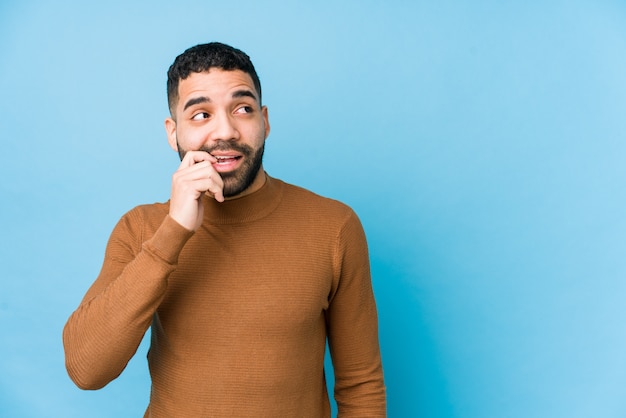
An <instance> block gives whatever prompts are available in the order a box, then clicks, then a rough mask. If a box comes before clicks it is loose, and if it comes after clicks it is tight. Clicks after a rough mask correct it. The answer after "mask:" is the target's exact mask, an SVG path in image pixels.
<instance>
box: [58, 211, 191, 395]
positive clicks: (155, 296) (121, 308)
mask: <svg viewBox="0 0 626 418" xmlns="http://www.w3.org/2000/svg"><path fill="white" fill-rule="evenodd" d="M143 226H144V219H143V216H142V214H141V211H140V210H138V209H135V210H133V211H131V212H129V213H128V214H126V215H125V216H124V217H123V218H122V219H121V220H120V222H119V223H118V224H117V226H116V227H115V229H114V231H113V233H112V234H111V238H110V240H109V243H108V245H107V250H106V254H105V260H104V263H103V266H102V271H101V272H100V275H99V276H98V278H97V280H96V281H95V282H94V283H93V285H92V286H91V288H90V289H89V290H88V291H87V294H86V295H85V297H84V298H83V301H82V302H81V304H80V305H79V307H78V309H77V310H76V311H75V312H74V313H73V314H72V315H71V316H70V318H69V320H68V322H67V324H66V325H65V328H64V330H63V343H64V347H65V362H66V367H67V371H68V373H69V375H70V377H71V379H72V380H73V381H74V382H75V383H76V385H77V386H79V387H80V388H82V389H99V388H101V387H103V386H105V385H106V384H108V383H109V382H110V381H111V380H113V379H115V378H116V377H117V376H119V374H120V373H121V372H122V370H124V368H125V367H126V364H127V363H128V361H129V360H130V359H131V357H132V356H133V355H134V354H135V352H136V351H137V347H138V346H139V344H140V343H141V340H142V338H143V335H144V334H145V332H146V330H147V329H148V327H149V326H150V323H151V320H152V316H153V314H154V312H155V311H156V309H157V307H158V306H159V304H160V302H161V300H162V298H163V296H164V295H165V291H166V289H167V278H168V276H169V275H170V273H171V272H172V271H174V269H175V268H176V263H177V260H178V254H179V253H180V251H181V249H182V248H183V246H184V245H185V243H186V242H187V240H188V239H189V237H190V236H191V235H192V232H190V231H188V230H186V229H185V228H183V227H181V226H180V225H179V224H178V223H176V222H175V221H174V220H173V219H172V218H170V217H169V216H165V217H164V220H163V222H162V223H161V225H160V226H159V227H158V229H157V230H156V232H155V233H154V235H153V236H152V237H150V238H149V239H147V240H146V241H145V242H144V241H143V240H144V236H143V233H144V228H143Z"/></svg>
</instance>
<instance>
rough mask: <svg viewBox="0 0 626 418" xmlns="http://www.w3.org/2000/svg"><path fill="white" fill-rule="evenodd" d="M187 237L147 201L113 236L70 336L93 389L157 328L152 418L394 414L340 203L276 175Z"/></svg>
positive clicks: (364, 269) (361, 239)
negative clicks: (330, 378) (333, 407)
mask: <svg viewBox="0 0 626 418" xmlns="http://www.w3.org/2000/svg"><path fill="white" fill-rule="evenodd" d="M203 199H204V201H203V203H204V220H203V223H202V226H201V227H200V229H199V230H198V231H196V232H195V233H194V232H191V231H188V230H187V229H185V228H183V227H182V226H181V225H180V224H178V223H177V222H176V221H174V220H173V219H172V218H170V217H169V215H168V211H169V204H168V203H156V204H151V205H143V206H138V207H136V208H134V209H133V210H131V211H130V212H128V213H127V214H125V215H124V216H123V217H122V219H121V220H120V221H119V223H118V224H117V226H116V227H115V229H114V230H113V232H112V234H111V237H110V240H109V243H108V245H107V249H106V253H105V259H104V263H103V266H102V270H101V272H100V274H99V276H98V278H97V279H96V281H95V282H94V283H93V284H92V286H91V287H90V288H89V290H88V291H87V293H86V295H85V297H84V298H83V300H82V302H81V303H80V305H79V307H78V309H77V310H76V311H75V312H74V313H73V314H72V315H71V316H70V318H69V320H68V322H67V324H66V326H65V328H64V331H63V342H64V347H65V357H66V366H67V370H68V373H69V375H70V377H71V378H72V380H73V381H74V382H75V383H76V384H77V385H78V386H79V387H80V388H83V389H98V388H101V387H103V386H105V385H106V384H108V383H109V382H111V381H112V380H113V379H115V378H116V377H117V376H119V375H120V373H121V372H122V371H123V370H124V368H125V367H126V364H127V363H128V361H129V360H130V359H131V357H132V356H133V355H134V354H135V352H136V350H137V348H138V346H139V344H140V342H141V340H142V338H143V336H144V334H145V332H146V331H147V330H148V328H151V344H150V350H149V354H148V363H149V368H150V375H151V378H152V390H151V394H150V403H149V405H148V408H147V410H146V413H145V417H148V416H150V417H159V418H160V417H167V418H171V417H193V418H197V417H330V403H329V398H328V393H327V388H326V382H325V377H324V352H325V347H326V341H327V339H328V344H329V347H330V352H331V357H332V361H333V369H334V373H335V394H334V395H335V399H336V401H337V406H338V411H339V414H338V416H339V417H383V416H385V387H384V383H383V373H382V365H381V358H380V350H379V343H378V325H377V314H376V306H375V302H374V296H373V292H372V286H371V279H370V270H369V258H368V250H367V244H366V240H365V235H364V233H363V229H362V226H361V224H360V222H359V220H358V218H357V216H356V215H355V213H354V212H353V211H352V210H351V209H350V208H349V207H348V206H346V205H344V204H342V203H340V202H337V201H335V200H331V199H327V198H323V197H320V196H318V195H315V194H313V193H311V192H309V191H307V190H304V189H302V188H299V187H296V186H293V185H289V184H287V183H284V182H282V181H280V180H278V179H274V178H271V177H269V176H268V177H267V181H266V183H265V185H264V186H263V187H262V188H261V189H260V190H259V191H257V192H255V193H252V194H250V195H247V196H244V197H242V198H239V199H233V200H227V201H225V202H223V203H219V202H216V201H215V200H213V199H211V198H209V197H206V196H205V197H203Z"/></svg>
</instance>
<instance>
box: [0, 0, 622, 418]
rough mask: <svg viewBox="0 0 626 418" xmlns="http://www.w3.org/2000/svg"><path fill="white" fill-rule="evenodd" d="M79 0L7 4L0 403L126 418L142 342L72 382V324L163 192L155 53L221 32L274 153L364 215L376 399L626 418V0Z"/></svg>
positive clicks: (399, 407)
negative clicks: (121, 359) (253, 87)
mask: <svg viewBox="0 0 626 418" xmlns="http://www.w3.org/2000/svg"><path fill="white" fill-rule="evenodd" d="M88 3H89V2H78V1H76V2H71V1H67V0H66V1H35V0H19V1H18V0H5V1H3V2H2V3H1V4H0V52H1V54H0V56H1V58H0V92H1V94H0V111H1V114H2V117H1V118H0V128H1V130H0V132H1V135H2V152H1V153H0V170H1V171H0V179H1V180H0V187H1V192H2V206H1V211H2V213H1V214H2V216H1V217H0V228H1V231H2V235H3V237H4V239H3V240H2V241H0V257H1V263H2V267H3V273H2V277H1V279H0V280H1V281H0V329H1V330H2V344H0V415H2V416H10V417H42V416H55V417H56V416H58V417H66V418H71V417H81V418H82V417H86V416H89V417H96V418H97V417H111V416H141V413H142V412H143V409H144V408H145V405H146V403H147V398H148V390H149V380H148V376H147V371H146V365H145V359H144V355H145V350H146V347H145V345H144V346H142V348H141V350H140V354H139V355H138V356H137V357H136V358H135V359H134V360H133V361H132V362H131V364H130V365H129V368H128V369H127V370H126V372H125V373H124V374H123V375H122V377H120V378H119V379H118V380H116V381H115V382H113V383H111V384H110V385H109V386H108V387H106V388H105V389H103V390H101V391H97V392H82V391H80V390H78V389H76V388H75V387H74V386H73V384H72V383H71V382H70V380H69V378H68V377H67V375H66V373H65V370H64V366H63V352H62V346H61V329H62V327H63V325H64V322H65V320H66V318H67V317H68V316H69V314H70V313H71V311H72V310H73V309H74V308H75V307H76V305H77V304H78V302H79V300H80V298H81V297H82V295H83V294H84V292H85V290H86V289H87V287H88V286H89V285H90V283H91V282H92V281H93V279H94V278H95V276H96V275H97V273H98V270H99V267H100V263H101V261H102V255H103V251H104V246H105V244H106V240H107V238H108V235H109V233H110V231H111V229H112V227H113V225H114V224H115V223H116V221H117V219H118V218H119V217H120V216H121V215H122V214H123V213H124V212H125V211H126V210H128V209H130V208H131V207H133V206H135V205H137V204H140V203H145V202H154V201H163V200H165V199H167V197H168V193H169V187H170V186H169V182H170V174H171V172H172V171H173V170H174V169H175V168H176V166H177V156H176V155H175V153H173V152H172V151H171V150H170V149H169V147H168V146H167V143H166V137H165V133H164V130H163V125H162V123H163V119H164V117H165V116H166V114H167V106H166V99H165V72H166V70H167V68H168V66H169V65H170V63H171V61H172V60H173V58H174V57H175V56H176V55H177V54H178V53H180V52H182V50H184V49H185V48H187V47H188V46H191V45H193V44H196V43H200V42H205V41H210V40H221V41H224V42H227V43H231V44H233V45H235V46H237V47H240V48H242V49H243V50H245V51H247V52H248V53H249V54H250V55H251V56H252V58H253V60H254V61H255V63H256V66H257V70H258V71H259V73H260V76H261V80H262V82H263V88H264V99H265V102H266V104H267V105H268V106H269V109H270V120H271V123H272V133H271V135H270V138H269V142H268V144H267V151H266V155H267V158H266V163H265V165H266V169H267V170H268V171H269V172H270V174H272V175H274V176H276V177H280V178H282V179H284V180H286V181H289V182H292V183H296V184H299V185H302V186H305V187H308V188H310V189H312V190H314V191H316V192H318V193H320V194H323V195H326V196H330V197H333V198H336V199H339V200H343V201H345V202H346V203H348V204H350V205H351V206H353V207H354V209H355V210H356V211H357V212H358V213H359V215H360V216H361V219H362V221H363V224H364V226H365V229H366V232H367V234H368V239H369V242H370V249H371V258H372V267H373V272H374V286H375V291H376V295H377V299H378V304H379V312H380V334H381V344H382V349H383V356H384V358H383V360H384V365H385V374H386V380H387V385H388V393H389V415H390V416H391V417H417V416H420V417H429V418H453V417H454V418H457V417H458V418H500V417H508V418H517V417H519V418H528V417H533V418H543V417H545V418H554V417H568V418H576V417H603V418H613V417H615V418H617V417H624V416H626V401H625V399H626V355H625V354H624V352H625V351H626V328H625V326H624V325H623V324H624V318H625V317H626V304H625V303H624V300H625V298H626V280H624V278H625V275H626V257H624V254H625V251H626V222H625V221H624V214H625V213H626V194H625V192H626V190H625V189H626V186H625V184H626V183H625V179H626V168H625V167H626V164H624V159H625V157H626V142H625V139H626V118H625V117H624V116H623V114H624V109H626V4H624V3H623V2H620V1H608V0H607V1H605V0H588V1H582V0H580V1H577V0H574V1H541V2H539V1H527V2H522V1H519V2H501V1H495V0H493V1H482V0H478V1H473V2H470V1H466V2H465V1H461V0H444V1H428V2H426V1H382V0H381V1H373V0H364V1H356V0H352V1H343V2H335V1H330V0H328V1H320V2H308V3H303V2H296V1H293V2H278V1H267V2H260V1H250V0H242V1H238V2H224V1H221V2H210V1H206V0H205V1H190V0H182V1H179V2H172V1H169V2H165V1H150V2H147V1H146V2H145V3H140V2H132V1H107V2H99V3H98V4H94V5H89V6H87V5H86V4H88Z"/></svg>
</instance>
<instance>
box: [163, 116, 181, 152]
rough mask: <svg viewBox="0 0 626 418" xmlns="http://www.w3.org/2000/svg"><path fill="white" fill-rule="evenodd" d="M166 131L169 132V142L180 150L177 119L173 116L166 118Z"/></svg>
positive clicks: (173, 147) (175, 148) (175, 149)
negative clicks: (177, 136)
mask: <svg viewBox="0 0 626 418" xmlns="http://www.w3.org/2000/svg"><path fill="white" fill-rule="evenodd" d="M165 132H167V142H168V143H169V144H170V147H172V149H173V150H174V151H176V152H178V139H177V138H176V121H175V120H174V119H172V118H167V119H165Z"/></svg>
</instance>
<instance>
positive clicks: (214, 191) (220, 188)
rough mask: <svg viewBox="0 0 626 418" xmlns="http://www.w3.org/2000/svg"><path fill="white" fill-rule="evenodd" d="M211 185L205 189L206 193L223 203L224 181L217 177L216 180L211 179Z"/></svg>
mask: <svg viewBox="0 0 626 418" xmlns="http://www.w3.org/2000/svg"><path fill="white" fill-rule="evenodd" d="M212 180H213V181H212V182H211V185H210V186H209V188H208V189H207V192H208V193H210V195H211V196H213V198H214V199H215V200H217V201H218V202H223V201H224V181H223V180H222V178H221V177H220V176H219V175H218V176H217V179H215V178H212Z"/></svg>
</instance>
